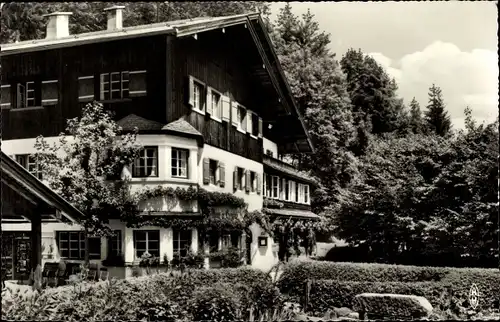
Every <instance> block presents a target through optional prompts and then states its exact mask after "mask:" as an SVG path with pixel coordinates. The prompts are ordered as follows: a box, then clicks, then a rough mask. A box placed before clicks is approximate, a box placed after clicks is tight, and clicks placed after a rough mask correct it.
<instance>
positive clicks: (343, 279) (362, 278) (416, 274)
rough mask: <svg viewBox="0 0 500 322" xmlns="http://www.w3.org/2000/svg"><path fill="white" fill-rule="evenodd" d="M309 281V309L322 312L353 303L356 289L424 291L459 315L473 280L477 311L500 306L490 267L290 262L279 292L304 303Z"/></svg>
mask: <svg viewBox="0 0 500 322" xmlns="http://www.w3.org/2000/svg"><path fill="white" fill-rule="evenodd" d="M307 280H310V281H311V289H310V296H309V306H308V310H309V311H312V312H314V313H315V314H324V313H325V312H327V311H328V310H330V309H332V308H333V307H352V305H353V299H354V297H355V296H356V295H357V294H361V293H367V292H369V293H394V294H404V295H417V296H423V297H425V298H426V299H427V300H429V302H430V303H431V304H432V305H433V307H434V308H436V309H438V310H440V311H446V310H450V311H451V312H454V313H456V314H462V313H463V312H462V311H463V309H464V308H468V307H470V305H469V303H468V298H469V291H470V288H471V286H472V284H473V283H475V284H476V285H477V287H478V289H479V291H480V299H479V306H478V307H477V309H476V310H477V311H484V310H494V309H498V308H499V302H498V299H499V297H500V272H499V271H498V270H495V269H481V268H448V267H419V266H400V265H387V264H364V263H363V264H358V263H333V262H312V261H307V262H293V263H289V264H288V265H286V266H285V269H284V271H283V274H282V275H281V278H280V281H279V287H280V290H281V292H282V293H284V294H286V295H287V296H289V298H290V299H291V300H292V301H297V302H299V301H300V302H301V303H303V300H304V298H303V295H304V288H305V284H306V281H307Z"/></svg>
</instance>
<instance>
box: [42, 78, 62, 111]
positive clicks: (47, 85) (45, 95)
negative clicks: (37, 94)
mask: <svg viewBox="0 0 500 322" xmlns="http://www.w3.org/2000/svg"><path fill="white" fill-rule="evenodd" d="M58 96H59V93H58V88H57V80H48V81H43V82H42V105H44V106H45V105H55V104H57V98H58Z"/></svg>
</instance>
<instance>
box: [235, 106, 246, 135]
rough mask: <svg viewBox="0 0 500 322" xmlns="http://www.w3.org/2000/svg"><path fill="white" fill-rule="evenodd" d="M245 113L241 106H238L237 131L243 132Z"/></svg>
mask: <svg viewBox="0 0 500 322" xmlns="http://www.w3.org/2000/svg"><path fill="white" fill-rule="evenodd" d="M246 116H247V111H246V109H245V108H244V107H243V106H238V119H237V121H238V129H240V130H244V128H245V120H246Z"/></svg>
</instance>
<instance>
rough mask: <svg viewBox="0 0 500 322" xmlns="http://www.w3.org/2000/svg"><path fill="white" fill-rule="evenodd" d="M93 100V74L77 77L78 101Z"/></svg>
mask: <svg viewBox="0 0 500 322" xmlns="http://www.w3.org/2000/svg"><path fill="white" fill-rule="evenodd" d="M93 100H94V75H92V76H82V77H78V101H79V102H89V101H93Z"/></svg>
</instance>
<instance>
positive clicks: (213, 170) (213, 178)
mask: <svg viewBox="0 0 500 322" xmlns="http://www.w3.org/2000/svg"><path fill="white" fill-rule="evenodd" d="M217 168H218V164H217V161H215V160H210V163H209V175H210V184H213V185H215V184H217Z"/></svg>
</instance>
